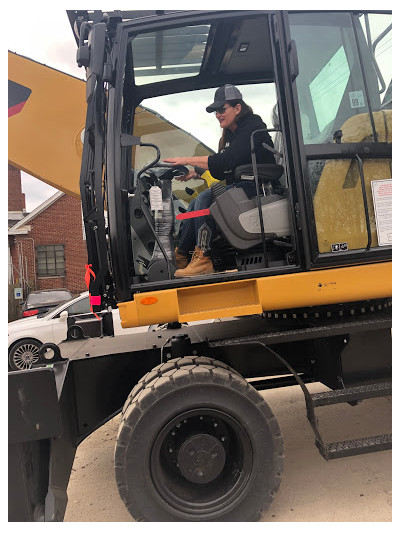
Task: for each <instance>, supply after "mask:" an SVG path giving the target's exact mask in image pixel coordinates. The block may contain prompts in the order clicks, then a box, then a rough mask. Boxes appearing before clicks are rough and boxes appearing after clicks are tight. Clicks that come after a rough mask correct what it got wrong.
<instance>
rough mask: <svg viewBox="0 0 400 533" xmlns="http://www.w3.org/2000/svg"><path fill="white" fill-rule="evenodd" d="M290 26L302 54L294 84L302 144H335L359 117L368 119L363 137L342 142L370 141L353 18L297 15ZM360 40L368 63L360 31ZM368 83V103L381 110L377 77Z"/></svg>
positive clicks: (350, 137)
mask: <svg viewBox="0 0 400 533" xmlns="http://www.w3.org/2000/svg"><path fill="white" fill-rule="evenodd" d="M289 23H290V32H291V37H292V38H293V39H294V40H295V41H296V45H297V51H298V60H299V68H300V74H299V76H298V77H297V79H296V83H297V90H298V96H299V107H300V118H301V125H302V132H303V141H304V143H305V144H320V143H329V142H333V141H334V135H335V132H337V131H338V130H340V129H342V128H343V127H345V128H346V126H348V127H350V128H351V124H352V117H354V116H355V115H360V114H367V115H365V124H363V131H362V132H360V134H361V135H362V138H356V137H354V136H351V135H350V136H348V139H342V142H361V141H362V140H363V139H365V138H368V137H370V136H371V135H372V126H371V122H370V117H369V116H368V111H369V109H368V98H367V90H366V87H365V84H364V79H363V76H362V69H361V63H360V55H359V53H358V48H357V42H356V37H355V32H354V27H353V23H352V19H351V14H350V13H326V12H324V13H293V14H290V15H289ZM357 24H358V25H359V22H358V21H357V23H356V27H357ZM360 37H362V38H363V39H362V40H361V39H360ZM359 41H360V43H359V44H360V49H361V53H362V55H363V57H364V58H365V59H367V60H368V59H370V50H369V49H368V46H367V43H366V39H365V37H363V34H362V32H361V35H359ZM369 78H370V77H368V81H369V87H368V90H369V96H370V103H371V106H372V108H373V109H379V108H380V98H379V90H378V83H377V76H376V75H374V76H373V80H370V79H369Z"/></svg>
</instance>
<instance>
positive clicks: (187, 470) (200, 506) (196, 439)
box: [150, 409, 253, 518]
mask: <svg viewBox="0 0 400 533" xmlns="http://www.w3.org/2000/svg"><path fill="white" fill-rule="evenodd" d="M252 466H253V456H252V447H251V442H250V439H249V437H248V435H247V433H246V431H245V430H244V428H243V427H242V425H240V424H239V422H238V421H237V420H235V419H234V418H233V417H231V416H230V415H227V414H226V413H224V412H222V411H220V410H217V409H194V410H191V411H187V412H184V413H182V414H181V415H179V416H177V417H175V418H174V419H173V420H171V421H170V422H169V423H167V424H166V425H165V426H164V427H163V429H162V430H161V431H160V433H159V434H158V436H157V438H156V440H155V442H154V445H153V447H152V451H151V457H150V467H151V475H152V479H153V483H154V486H155V487H156V490H157V491H158V493H159V495H160V496H161V498H162V499H163V500H164V501H165V502H166V503H167V504H169V505H170V506H172V507H173V508H174V510H175V512H176V511H178V512H181V513H183V514H188V515H190V516H192V517H193V516H197V517H201V516H203V517H205V516H207V518H211V517H212V515H218V513H219V512H221V511H222V510H223V512H224V513H225V512H227V511H228V510H229V508H230V507H231V506H234V505H237V503H238V500H240V499H241V497H243V496H244V495H245V493H246V486H247V484H248V480H249V477H250V474H251V472H252Z"/></svg>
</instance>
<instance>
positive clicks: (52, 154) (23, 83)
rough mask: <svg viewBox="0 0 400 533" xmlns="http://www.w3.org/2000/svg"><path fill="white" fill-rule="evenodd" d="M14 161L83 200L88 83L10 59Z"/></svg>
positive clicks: (10, 133)
mask: <svg viewBox="0 0 400 533" xmlns="http://www.w3.org/2000/svg"><path fill="white" fill-rule="evenodd" d="M8 64H9V70H8V80H9V81H8V116H9V120H8V161H9V163H10V164H11V165H13V166H15V167H16V168H19V169H20V170H23V171H25V172H28V173H29V174H31V175H32V176H34V177H36V178H38V179H39V180H41V181H44V182H46V183H48V184H49V185H51V186H52V187H55V188H57V189H59V190H61V191H63V192H65V193H67V194H69V195H71V196H75V197H79V196H80V193H79V174H80V168H81V157H82V142H81V133H82V130H83V128H84V126H85V116H86V101H85V82H84V81H83V80H80V79H78V78H75V77H74V76H70V75H68V74H65V73H63V72H60V71H58V70H55V69H53V68H50V67H46V66H45V65H42V64H40V63H37V62H36V61H33V60H31V59H28V58H26V57H22V56H20V55H18V54H15V53H12V52H9V53H8Z"/></svg>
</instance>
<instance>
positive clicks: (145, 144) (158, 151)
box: [129, 143, 161, 193]
mask: <svg viewBox="0 0 400 533" xmlns="http://www.w3.org/2000/svg"><path fill="white" fill-rule="evenodd" d="M139 146H148V147H150V148H154V149H155V150H156V152H157V157H156V159H154V161H152V162H151V163H149V164H148V165H146V166H145V167H143V168H142V169H141V170H140V171H139V172H138V175H137V176H136V181H138V179H139V178H140V176H141V175H142V174H143V173H144V172H146V170H149V168H152V167H154V166H155V165H156V164H157V163H158V162H159V161H160V157H161V153H160V149H159V148H158V146H156V145H155V144H151V143H140V144H139ZM129 192H130V193H131V192H133V191H129Z"/></svg>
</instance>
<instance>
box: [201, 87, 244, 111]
mask: <svg viewBox="0 0 400 533" xmlns="http://www.w3.org/2000/svg"><path fill="white" fill-rule="evenodd" d="M241 99H242V93H241V92H240V91H239V89H238V88H237V87H235V86H234V85H230V84H229V83H228V84H227V85H223V86H222V87H219V88H218V89H217V90H216V91H215V96H214V102H213V103H212V104H210V105H209V106H208V107H206V111H207V113H212V112H213V111H215V110H216V109H218V108H219V107H221V106H223V105H224V103H225V102H229V100H241Z"/></svg>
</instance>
